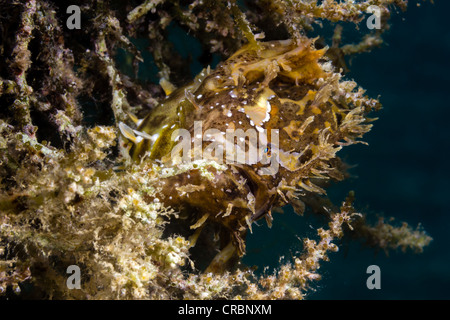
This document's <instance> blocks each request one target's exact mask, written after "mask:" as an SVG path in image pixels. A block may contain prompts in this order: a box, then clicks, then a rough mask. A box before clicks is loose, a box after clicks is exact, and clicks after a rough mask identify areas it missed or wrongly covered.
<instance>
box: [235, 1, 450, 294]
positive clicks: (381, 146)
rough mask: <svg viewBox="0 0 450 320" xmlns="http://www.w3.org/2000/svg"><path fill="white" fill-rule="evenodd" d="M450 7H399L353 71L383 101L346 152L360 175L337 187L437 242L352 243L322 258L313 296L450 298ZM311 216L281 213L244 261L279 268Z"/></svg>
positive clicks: (339, 195)
mask: <svg viewBox="0 0 450 320" xmlns="http://www.w3.org/2000/svg"><path fill="white" fill-rule="evenodd" d="M449 14H450V2H449V1H435V3H434V4H431V3H428V2H425V3H422V4H421V6H420V7H418V6H416V3H415V2H411V3H410V4H409V5H408V10H407V11H406V12H403V13H401V12H400V13H398V14H393V17H392V20H391V22H392V25H391V30H389V31H388V32H387V33H386V35H385V37H384V40H385V44H384V45H382V47H381V48H377V49H374V50H373V51H372V52H370V53H364V54H361V55H359V56H357V57H355V58H354V59H353V61H352V63H351V64H350V73H349V74H348V75H347V76H348V77H350V78H353V79H354V80H355V81H357V82H358V84H359V85H361V86H362V87H363V88H365V89H367V92H368V94H369V95H370V96H374V97H376V96H378V95H380V101H381V103H382V105H383V109H382V110H381V111H379V112H376V116H377V117H379V119H378V120H377V121H376V122H375V123H374V127H373V129H372V131H371V132H369V133H368V134H367V135H366V136H365V137H364V141H366V142H368V143H369V146H364V145H356V146H351V147H349V148H345V149H343V150H341V151H340V156H342V157H343V159H344V160H345V159H347V160H348V162H349V163H350V164H354V165H355V167H354V168H352V169H351V170H350V172H351V174H353V176H354V177H353V178H350V179H348V180H346V181H342V182H341V183H338V184H337V185H335V186H333V187H331V188H330V189H328V194H329V195H330V197H331V198H332V199H333V200H334V201H335V202H336V203H339V201H341V200H340V199H343V198H344V197H345V195H346V193H347V192H348V191H349V190H354V191H355V193H356V208H357V209H359V210H361V211H364V212H367V213H370V214H372V215H373V216H376V215H377V214H379V215H384V216H386V217H391V216H395V217H396V221H397V222H400V221H408V222H409V223H410V225H411V226H415V225H417V224H418V223H421V224H422V225H423V227H424V229H425V230H426V231H427V233H428V234H429V235H430V236H432V237H433V241H432V242H431V244H430V245H429V246H428V247H427V248H425V250H424V252H423V253H421V254H414V253H411V252H406V253H403V252H400V251H399V252H394V251H392V252H390V253H389V256H388V257H387V256H386V255H385V253H384V252H375V251H374V250H373V249H371V248H367V247H366V248H365V247H364V246H362V245H360V244H357V243H351V244H349V245H345V244H344V245H343V246H342V247H341V250H340V251H339V252H338V253H334V254H332V255H331V256H330V260H331V261H330V262H325V263H323V264H322V268H321V273H322V274H323V280H322V281H320V282H319V283H318V284H317V285H318V288H317V291H316V292H313V293H310V295H309V299H450V293H449V292H450V291H449V288H450V268H449V266H450V240H449V238H448V234H449V228H450V216H449V212H450V204H449V203H450V202H449V199H450V196H449V195H450V183H449V181H450V172H449V169H448V165H449V157H450V131H449V130H448V128H449V122H448V121H449V117H450V108H449V107H450V103H449V102H450V99H449V94H450V89H449V88H450V81H449V75H450V28H449V26H448V18H449ZM286 211H289V210H286ZM305 217H307V216H305ZM305 217H298V216H296V215H295V214H294V213H293V212H291V211H289V212H286V214H284V215H278V214H277V215H276V216H275V219H274V224H273V227H272V230H267V227H266V226H265V224H264V223H262V224H261V227H259V228H256V227H254V228H253V233H254V234H252V235H249V236H248V254H247V256H246V257H245V258H244V261H245V262H247V263H249V264H252V263H254V264H257V265H259V266H263V265H264V264H267V262H268V261H271V263H270V265H271V266H275V265H276V264H277V262H278V260H277V259H278V256H279V254H283V255H285V256H286V257H289V254H290V250H291V251H295V250H296V249H298V245H299V244H300V242H299V241H298V240H297V239H296V236H295V235H296V234H303V232H306V233H308V232H310V233H311V234H313V233H314V229H315V228H314V229H311V228H310V227H309V223H307V224H306V225H305V224H304V223H303V222H302V220H303V219H304V218H305ZM314 222H315V221H311V222H310V224H311V225H313V226H314ZM302 225H303V226H304V228H302V229H301V231H300V228H301V226H302ZM308 230H309V231H308ZM344 243H345V240H344ZM372 264H375V265H378V266H379V267H380V269H381V289H380V290H375V289H374V290H368V289H367V287H366V280H367V277H368V276H369V275H368V274H366V269H367V267H368V266H369V265H372Z"/></svg>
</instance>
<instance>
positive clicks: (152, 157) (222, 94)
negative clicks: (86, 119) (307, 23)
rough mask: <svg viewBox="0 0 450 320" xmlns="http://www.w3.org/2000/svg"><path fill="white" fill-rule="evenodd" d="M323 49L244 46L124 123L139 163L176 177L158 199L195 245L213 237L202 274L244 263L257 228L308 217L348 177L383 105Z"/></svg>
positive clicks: (295, 44)
mask: <svg viewBox="0 0 450 320" xmlns="http://www.w3.org/2000/svg"><path fill="white" fill-rule="evenodd" d="M327 49H328V48H327V47H325V48H317V47H316V44H315V39H309V38H302V39H299V40H279V41H267V42H262V41H260V42H257V43H256V44H247V45H244V46H243V47H242V48H241V49H239V50H238V51H237V52H235V53H234V54H233V55H231V56H230V57H229V58H228V59H227V60H226V61H223V62H222V63H220V64H219V65H218V66H217V67H216V68H215V69H214V70H211V68H209V67H208V68H205V69H204V70H202V72H200V74H198V75H197V76H196V77H195V78H194V80H193V81H192V82H191V83H189V84H187V85H186V86H184V87H180V88H177V89H175V90H173V91H172V90H171V88H170V87H169V86H165V87H164V86H163V88H164V89H165V90H166V93H167V97H166V98H165V99H164V100H163V101H161V102H160V104H159V105H158V106H157V107H155V108H153V109H152V110H150V112H149V113H148V114H147V115H146V116H145V117H144V118H143V119H137V118H136V117H134V116H132V119H133V120H134V122H135V128H131V127H130V126H127V125H126V124H124V123H120V124H119V128H120V131H121V132H122V135H123V137H124V138H125V141H128V142H129V145H130V147H129V149H128V152H129V156H130V158H131V159H132V160H133V161H146V162H149V163H155V164H157V165H158V166H160V167H161V168H164V169H166V170H175V171H173V172H175V174H172V175H168V176H167V177H166V178H164V177H163V178H162V179H161V181H160V184H161V192H160V198H159V200H160V201H162V202H163V203H164V205H166V206H169V207H172V208H175V209H176V210H179V211H180V212H184V213H185V216H186V217H188V218H187V219H186V221H188V222H187V223H189V230H191V232H192V233H191V235H190V241H191V246H195V244H196V241H197V239H198V238H199V237H200V236H201V234H202V233H205V234H207V235H205V236H207V237H210V238H211V241H210V243H211V246H213V247H214V250H216V252H218V253H217V254H216V255H215V256H213V258H212V259H211V260H210V262H209V264H208V265H207V268H206V269H205V272H222V271H224V270H226V268H227V267H229V266H230V264H232V263H233V261H236V259H238V258H239V257H241V256H243V255H244V254H245V250H246V249H245V237H246V234H247V232H248V231H250V232H251V231H252V224H253V223H254V222H255V221H257V220H259V219H261V218H264V219H265V220H266V221H267V223H268V225H269V226H270V225H271V224H272V220H273V217H272V212H273V210H274V209H275V208H278V207H282V206H284V205H287V204H290V205H292V206H293V208H294V210H295V211H296V212H297V213H299V214H302V213H303V211H304V210H305V206H307V205H310V204H311V205H313V203H314V201H315V200H314V198H312V197H311V195H319V196H326V192H325V188H326V186H327V185H328V184H329V182H330V181H339V180H342V179H343V178H344V176H345V166H344V165H343V162H342V161H341V160H340V158H339V157H338V156H337V152H338V151H339V150H341V149H342V148H343V147H344V146H348V145H351V144H355V143H358V142H361V141H360V138H361V137H362V136H363V135H364V134H365V133H366V132H368V131H370V129H371V126H372V125H371V122H372V121H373V120H374V119H372V118H369V117H368V114H369V112H371V111H372V110H374V109H377V108H379V106H380V105H379V102H378V100H376V99H371V98H368V97H367V96H365V91H364V90H363V89H362V88H360V87H358V86H357V84H356V83H355V82H354V81H351V80H344V76H343V75H342V70H337V67H335V66H333V64H332V59H330V58H328V57H327ZM163 85H164V83H163ZM206 230H207V231H206Z"/></svg>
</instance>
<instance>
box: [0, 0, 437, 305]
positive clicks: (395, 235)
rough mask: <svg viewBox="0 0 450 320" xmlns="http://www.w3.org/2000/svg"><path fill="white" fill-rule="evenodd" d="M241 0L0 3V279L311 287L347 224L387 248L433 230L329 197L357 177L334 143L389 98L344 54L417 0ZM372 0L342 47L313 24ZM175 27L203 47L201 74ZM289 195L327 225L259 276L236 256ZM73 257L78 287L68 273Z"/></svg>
mask: <svg viewBox="0 0 450 320" xmlns="http://www.w3.org/2000/svg"><path fill="white" fill-rule="evenodd" d="M246 5H247V7H246V8H247V9H246V11H245V10H243V6H242V4H241V2H239V1H224V0H221V1H212V0H205V1H197V0H194V1H188V2H185V1H165V0H148V1H147V0H146V1H143V2H142V4H140V5H138V6H136V7H130V5H129V4H127V2H124V1H106V0H105V1H84V2H83V4H82V5H80V7H81V12H82V13H83V20H82V29H81V30H67V29H65V28H64V27H63V25H64V24H63V23H62V21H63V19H64V18H65V15H64V14H65V9H66V8H63V7H60V4H59V3H58V2H56V1H47V0H33V1H27V2H22V3H19V2H17V1H12V0H11V1H2V2H1V3H0V11H1V12H2V16H1V17H0V30H2V36H1V37H0V61H1V62H0V103H1V105H2V106H4V108H3V109H2V111H1V112H0V133H1V135H0V179H1V180H0V294H6V295H8V294H19V295H20V296H22V297H24V298H29V297H31V298H41V299H42V298H44V299H50V298H56V299H69V298H70V299H302V298H305V297H307V294H308V292H310V290H314V285H313V281H315V280H318V279H320V273H319V268H320V266H321V264H322V262H323V261H328V260H329V259H330V258H331V256H330V253H331V252H335V251H337V250H338V244H339V242H338V241H339V239H340V238H342V237H343V236H347V235H348V236H350V237H353V238H362V239H365V241H366V243H367V244H369V245H370V246H374V247H378V248H382V249H384V250H386V251H387V250H388V249H396V248H401V249H402V250H406V249H412V250H413V251H416V252H421V251H422V250H423V248H424V247H425V246H426V245H428V244H429V243H430V241H431V238H430V237H429V236H428V235H427V234H426V233H425V232H424V231H423V230H422V229H421V228H417V229H415V230H414V229H413V228H411V227H410V226H408V225H407V224H406V223H404V224H403V225H401V226H400V227H395V226H394V225H390V224H388V223H387V222H386V221H387V220H386V219H385V220H382V219H380V221H379V223H378V224H377V225H375V226H371V225H369V224H368V223H367V222H366V220H368V219H366V216H365V215H364V214H363V213H359V212H357V211H356V210H355V208H354V207H353V204H352V203H353V196H354V195H353V193H350V194H349V196H348V198H347V199H345V201H343V203H342V205H341V207H338V206H335V205H333V204H332V203H331V201H330V200H329V199H328V198H327V197H326V188H327V186H328V185H329V184H330V183H331V182H336V181H340V180H343V179H344V178H345V177H346V175H347V173H346V170H345V169H346V165H345V163H343V161H341V160H340V158H339V157H338V155H339V151H340V150H341V149H342V148H343V147H346V146H349V145H352V144H356V143H364V142H363V141H362V140H360V139H361V138H362V137H363V135H364V134H365V133H367V132H369V131H370V129H371V127H372V122H373V121H374V120H375V119H374V118H371V116H369V114H370V113H371V112H372V111H376V110H378V109H379V108H380V103H379V101H378V100H377V99H373V98H370V97H368V96H366V95H365V91H364V90H363V89H362V88H360V87H358V85H357V84H356V82H354V81H351V80H348V79H346V78H345V75H344V72H345V71H346V70H347V66H346V64H345V57H346V56H347V55H353V54H355V53H360V52H365V51H368V50H370V49H372V48H373V47H375V46H377V45H380V44H381V43H382V39H381V36H382V33H383V32H384V31H385V30H386V29H387V28H388V24H387V19H388V17H389V9H388V6H390V5H396V6H398V7H400V8H402V9H404V8H406V1H400V0H395V1H394V0H379V1H331V0H327V1H284V0H258V1H251V2H248V3H246ZM369 5H377V6H379V8H380V9H381V12H382V16H383V17H382V19H383V27H382V28H381V29H380V30H376V31H373V32H371V33H370V34H368V35H366V36H365V37H364V38H363V39H362V40H361V41H360V43H357V44H342V43H341V42H342V33H343V32H344V30H343V28H342V27H341V26H340V25H336V28H335V32H334V36H333V38H332V42H331V45H330V46H326V45H325V44H326V43H327V39H325V37H323V38H311V37H310V36H308V32H309V31H310V30H311V29H312V28H313V26H314V25H315V24H316V23H319V22H320V20H328V21H331V22H332V23H336V22H341V21H342V22H344V21H347V22H353V23H355V24H357V23H359V22H360V21H362V19H363V18H364V14H365V11H366V10H367V8H368V6H369ZM3 13H4V14H3ZM174 25H175V26H177V27H179V28H180V30H182V31H183V30H184V31H185V32H186V33H187V34H189V35H190V36H193V37H195V38H196V39H198V40H199V43H200V44H201V46H202V47H203V56H202V57H201V60H202V61H203V62H204V64H205V68H204V69H203V70H202V71H201V72H200V73H199V74H198V75H197V76H196V77H194V79H193V80H192V79H191V76H190V72H189V70H188V68H187V67H186V66H188V65H189V63H188V62H189V57H187V58H183V56H182V55H180V53H179V52H176V51H175V50H174V48H173V46H172V43H171V40H170V39H171V36H170V28H171V26H174ZM142 39H148V40H149V42H148V45H149V48H148V51H149V52H150V53H151V55H152V56H153V61H154V64H155V65H156V67H157V68H158V72H157V76H158V77H159V79H158V80H157V81H154V83H152V82H145V81H143V80H142V79H138V78H136V77H133V76H132V75H131V74H129V73H126V72H125V71H124V70H125V69H127V68H128V67H130V68H131V69H134V74H135V75H138V74H139V72H138V71H139V70H138V69H139V68H144V67H145V66H146V64H147V63H148V60H146V59H147V58H146V56H145V55H144V54H143V50H144V49H142V48H141V47H140V46H138V45H137V44H136V43H138V42H139V41H138V40H142ZM283 39H284V40H283ZM120 52H122V53H123V52H125V56H126V58H124V59H122V60H120V62H119V58H118V56H119V55H118V53H120ZM212 53H215V54H217V55H218V56H220V58H221V60H222V62H221V63H219V64H218V65H217V66H216V67H214V68H212V67H210V66H207V65H208V64H210V63H211V57H212V56H211V54H212ZM230 146H232V147H231V148H230ZM230 150H231V151H230ZM252 150H253V151H252ZM229 151H230V152H229ZM252 152H254V153H252ZM242 155H243V156H242ZM285 205H290V206H292V207H293V208H294V210H295V212H296V213H298V214H301V215H302V214H304V213H305V212H306V208H310V209H311V210H309V211H311V212H314V213H317V214H320V215H323V216H324V217H325V218H326V219H327V221H328V223H327V225H325V226H323V228H319V229H318V230H317V239H303V253H301V254H299V255H294V257H293V258H292V260H291V261H290V262H286V263H283V264H281V265H280V266H279V267H278V268H276V270H274V271H273V273H271V274H267V273H263V274H256V273H255V272H254V270H253V269H251V268H249V267H247V266H245V265H243V264H242V262H241V258H242V256H244V255H245V253H246V248H245V247H246V246H245V243H246V235H247V233H248V232H249V231H250V232H251V231H252V227H253V226H254V222H255V221H257V220H259V219H262V218H264V219H265V220H266V222H267V223H268V225H269V226H270V225H271V224H272V223H276V215H275V212H276V210H275V209H277V208H280V207H283V206H285ZM309 211H307V212H308V214H309V213H310V212H309ZM268 236H270V235H268ZM71 265H77V266H78V267H79V268H80V270H81V289H77V290H70V289H69V288H68V287H67V285H66V280H67V273H66V270H67V267H69V266H71Z"/></svg>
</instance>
